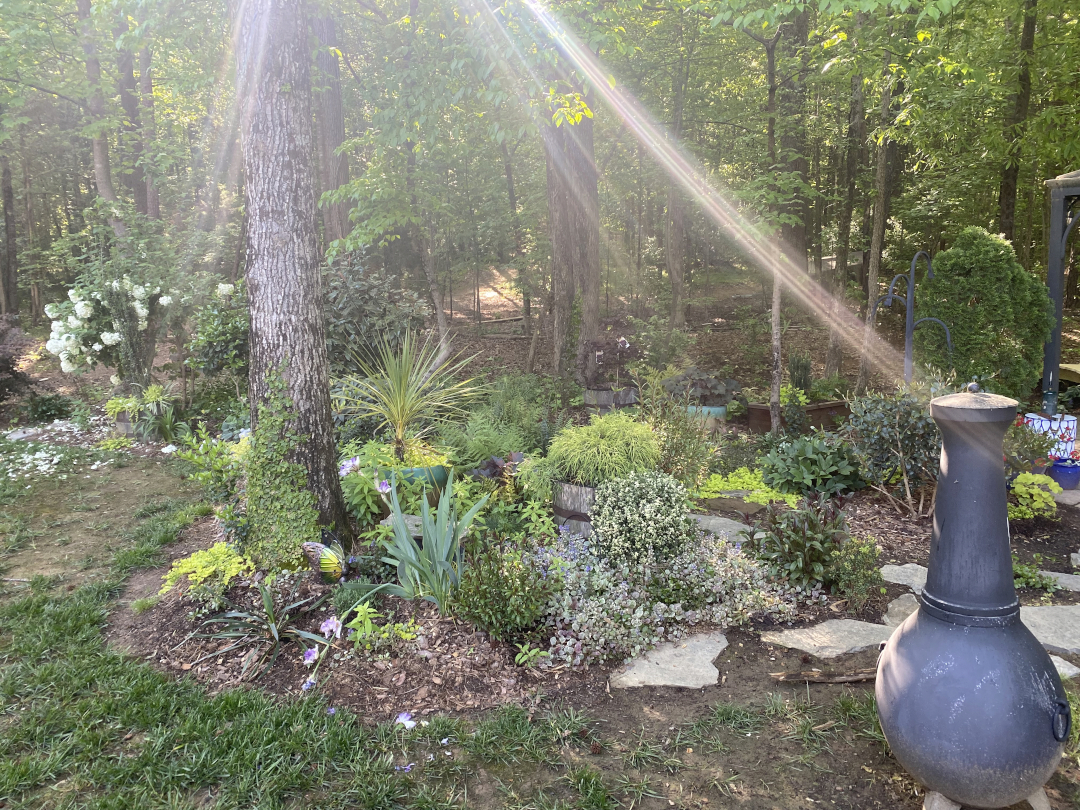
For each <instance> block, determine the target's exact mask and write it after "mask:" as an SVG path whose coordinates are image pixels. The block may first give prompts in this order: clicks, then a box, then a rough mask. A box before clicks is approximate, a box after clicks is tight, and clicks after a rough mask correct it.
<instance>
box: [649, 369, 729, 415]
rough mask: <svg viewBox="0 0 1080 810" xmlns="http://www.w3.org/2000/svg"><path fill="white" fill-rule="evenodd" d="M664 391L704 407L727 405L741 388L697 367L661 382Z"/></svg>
mask: <svg viewBox="0 0 1080 810" xmlns="http://www.w3.org/2000/svg"><path fill="white" fill-rule="evenodd" d="M663 386H664V389H665V390H666V391H667V392H668V393H669V394H673V395H684V396H685V397H686V399H689V400H690V401H692V402H694V403H696V404H698V405H704V406H706V407H719V406H723V405H727V404H728V403H729V402H731V401H732V400H734V399H735V398H736V397H738V396H739V395H741V394H742V386H741V385H739V383H738V382H737V381H736V380H730V379H728V380H722V379H719V378H718V377H715V376H713V375H712V374H709V373H707V372H704V371H701V370H700V369H699V368H698V367H697V366H690V367H689V368H687V369H685V370H683V371H680V372H679V373H678V374H675V375H673V376H671V377H668V378H667V379H666V380H664V382H663Z"/></svg>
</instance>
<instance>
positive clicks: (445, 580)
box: [383, 474, 488, 616]
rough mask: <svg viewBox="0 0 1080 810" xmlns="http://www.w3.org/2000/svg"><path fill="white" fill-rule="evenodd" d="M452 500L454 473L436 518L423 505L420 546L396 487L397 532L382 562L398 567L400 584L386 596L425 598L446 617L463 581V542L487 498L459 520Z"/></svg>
mask: <svg viewBox="0 0 1080 810" xmlns="http://www.w3.org/2000/svg"><path fill="white" fill-rule="evenodd" d="M453 499H454V479H453V475H452V474H451V477H450V479H449V480H448V481H447V482H446V487H445V488H444V489H443V491H442V492H441V493H440V495H439V506H438V509H437V510H436V513H435V515H434V517H433V516H432V515H431V511H430V510H429V509H428V505H427V500H426V499H424V500H422V501H421V502H420V507H421V513H420V520H421V526H422V531H423V539H422V541H421V543H420V545H419V546H418V545H417V543H416V541H415V540H413V538H412V534H411V533H410V532H409V529H408V526H406V524H405V517H404V515H403V514H402V511H401V504H400V502H399V501H398V494H397V486H396V485H395V486H394V487H393V488H392V489H391V491H390V509H391V515H392V517H393V530H394V533H393V535H392V536H391V537H390V538H389V539H387V540H386V541H385V542H384V548H385V550H386V556H385V557H383V562H385V563H386V564H387V565H392V566H394V567H396V568H397V574H398V585H396V586H393V587H391V588H388V589H387V593H389V594H391V595H394V596H401V597H404V598H405V599H416V598H418V597H422V598H424V599H426V600H428V601H429V602H434V603H435V605H436V606H437V607H438V608H439V613H441V614H442V615H444V616H448V615H450V614H451V611H452V608H453V601H452V600H453V596H454V592H455V590H456V589H457V587H458V583H459V582H460V578H461V569H462V565H463V555H462V547H461V543H462V540H463V539H464V538H465V535H466V534H467V533H468V531H469V526H470V525H471V524H472V522H473V518H475V517H476V514H477V512H479V511H480V510H481V509H482V508H483V507H484V504H485V503H486V502H487V499H488V496H486V495H485V496H484V497H483V498H481V499H480V501H479V502H477V503H476V504H475V505H474V506H473V507H472V508H471V509H470V510H469V511H468V512H466V513H465V516H464V517H462V518H461V519H460V520H459V519H458V517H457V511H456V509H455V508H454V507H453V506H452V505H451V504H452V503H453Z"/></svg>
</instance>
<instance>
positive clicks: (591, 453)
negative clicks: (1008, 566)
mask: <svg viewBox="0 0 1080 810" xmlns="http://www.w3.org/2000/svg"><path fill="white" fill-rule="evenodd" d="M548 462H549V463H550V464H551V465H552V467H553V468H554V469H555V472H556V474H557V475H558V476H559V477H560V478H561V480H563V481H567V482H569V483H571V484H580V485H582V486H587V487H596V486H599V485H600V484H603V483H604V482H606V481H614V480H615V479H616V478H625V477H626V476H628V475H630V474H631V473H641V472H650V471H652V470H655V469H656V467H657V465H659V463H660V444H659V442H658V441H657V439H656V436H655V435H653V432H652V430H650V429H649V426H648V425H643V424H641V423H640V422H635V421H634V420H633V419H631V418H630V417H629V416H627V415H626V414H622V413H609V414H607V415H606V416H593V418H592V421H591V422H589V424H587V425H581V426H577V427H570V428H567V429H566V430H564V431H563V432H562V433H560V434H559V435H558V436H556V437H555V438H554V439H553V440H552V442H551V448H550V449H549V451H548Z"/></svg>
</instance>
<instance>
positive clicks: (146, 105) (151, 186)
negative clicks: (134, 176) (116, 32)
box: [139, 44, 161, 219]
mask: <svg viewBox="0 0 1080 810" xmlns="http://www.w3.org/2000/svg"><path fill="white" fill-rule="evenodd" d="M152 59H153V53H152V52H151V50H150V45H149V44H147V45H143V47H142V50H140V51H139V103H140V104H141V105H142V111H141V113H140V118H141V120H142V142H143V151H144V153H145V152H147V151H151V150H153V148H154V141H155V140H157V122H156V120H155V118H154V78H153V76H154V74H153V66H152V64H151V62H152ZM143 174H144V175H145V177H146V215H147V216H148V217H150V218H151V219H161V196H160V195H159V193H158V187H157V185H156V184H155V182H154V171H153V166H152V165H151V167H150V170H149V171H144V172H143Z"/></svg>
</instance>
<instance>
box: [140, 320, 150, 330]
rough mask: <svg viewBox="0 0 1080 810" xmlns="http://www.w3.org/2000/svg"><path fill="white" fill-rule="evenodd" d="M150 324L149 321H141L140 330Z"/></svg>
mask: <svg viewBox="0 0 1080 810" xmlns="http://www.w3.org/2000/svg"><path fill="white" fill-rule="evenodd" d="M149 325H150V322H149V321H139V330H140V331H141V330H143V329H145V328H146V327H147V326H149Z"/></svg>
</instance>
